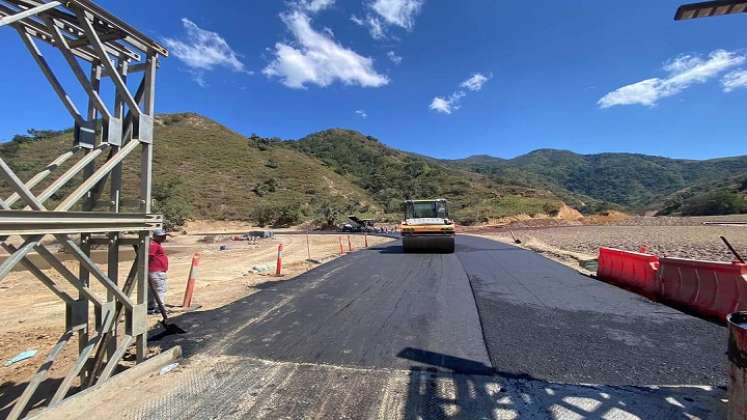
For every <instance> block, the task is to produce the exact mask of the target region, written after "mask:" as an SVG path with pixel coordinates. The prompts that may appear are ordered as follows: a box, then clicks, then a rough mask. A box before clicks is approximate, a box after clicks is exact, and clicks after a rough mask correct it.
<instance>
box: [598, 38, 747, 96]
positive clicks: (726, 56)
mask: <svg viewBox="0 0 747 420" xmlns="http://www.w3.org/2000/svg"><path fill="white" fill-rule="evenodd" d="M744 62H745V56H743V55H740V54H737V53H736V52H730V51H725V50H715V51H713V52H712V53H711V54H709V55H708V58H707V59H703V58H701V57H698V56H692V55H682V56H679V57H676V58H674V59H673V60H670V61H669V62H667V63H665V64H664V66H663V69H664V71H666V72H667V73H668V77H666V78H658V77H655V78H651V79H646V80H643V81H640V82H637V83H633V84H630V85H626V86H623V87H621V88H619V89H616V90H613V91H612V92H610V93H608V94H606V95H605V96H604V97H602V98H601V99H599V101H598V102H597V103H598V104H599V106H600V107H601V108H610V107H613V106H616V105H633V104H640V105H644V106H649V107H650V106H654V105H656V103H657V102H658V101H659V100H660V99H662V98H666V97H669V96H674V95H677V94H678V93H680V92H682V91H684V90H685V89H687V88H689V87H690V86H692V85H694V84H700V83H705V82H707V81H708V80H710V79H712V78H714V77H716V76H717V75H718V74H720V73H721V72H723V71H725V70H727V69H729V68H731V67H735V66H738V65H740V64H742V63H744ZM726 89H727V86H726V85H725V84H724V90H726ZM727 91H728V90H727Z"/></svg>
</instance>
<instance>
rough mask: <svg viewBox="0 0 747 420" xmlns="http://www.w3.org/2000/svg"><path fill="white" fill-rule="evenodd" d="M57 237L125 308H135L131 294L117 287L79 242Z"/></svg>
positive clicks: (61, 236) (65, 237)
mask: <svg viewBox="0 0 747 420" xmlns="http://www.w3.org/2000/svg"><path fill="white" fill-rule="evenodd" d="M55 238H57V240H59V241H60V242H61V243H62V246H64V247H65V249H67V250H68V251H70V252H71V253H72V254H73V256H74V257H75V258H77V259H78V261H80V264H81V266H84V267H85V268H86V270H88V272H90V273H91V274H93V276H94V277H95V278H96V279H97V280H98V281H99V283H101V285H102V286H104V287H105V288H106V290H107V291H110V292H112V293H113V294H114V296H116V297H117V300H118V301H119V302H120V303H122V305H124V307H125V308H127V309H129V310H132V309H133V304H132V301H131V300H130V298H129V296H127V295H126V294H125V293H124V292H123V291H122V290H121V289H120V288H119V287H117V285H116V284H115V283H114V282H112V280H111V279H110V278H109V277H108V276H107V275H106V274H104V272H103V271H101V269H100V268H99V266H98V265H97V264H96V263H95V262H93V260H92V259H91V257H90V256H89V255H87V254H86V253H85V252H83V250H82V249H80V247H79V246H78V244H76V243H75V242H74V241H72V240H71V239H70V238H68V237H67V236H65V235H55Z"/></svg>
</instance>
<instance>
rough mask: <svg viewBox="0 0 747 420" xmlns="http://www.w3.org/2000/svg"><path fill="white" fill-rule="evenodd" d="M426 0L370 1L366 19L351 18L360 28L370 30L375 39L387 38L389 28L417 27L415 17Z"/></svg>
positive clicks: (409, 28) (408, 28) (410, 28)
mask: <svg viewBox="0 0 747 420" xmlns="http://www.w3.org/2000/svg"><path fill="white" fill-rule="evenodd" d="M423 3H425V0H368V3H367V5H368V8H369V9H370V11H371V12H370V13H367V14H366V15H365V17H364V18H360V17H358V16H355V15H353V16H351V17H350V20H352V21H353V22H355V23H356V24H357V25H358V26H364V27H367V28H368V32H369V33H370V34H371V37H372V38H373V39H377V40H379V39H384V38H386V37H387V31H386V29H387V27H389V26H398V27H400V28H404V29H407V30H408V31H409V30H412V28H413V27H414V26H415V16H416V15H417V14H418V13H419V12H420V9H421V8H422V7H423Z"/></svg>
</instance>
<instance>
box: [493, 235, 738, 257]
mask: <svg viewBox="0 0 747 420" xmlns="http://www.w3.org/2000/svg"><path fill="white" fill-rule="evenodd" d="M511 234H512V232H495V233H481V234H480V236H485V237H490V238H495V239H499V240H502V241H504V242H511V241H512V240H513V237H512V236H511ZM513 235H514V237H516V238H517V239H519V240H521V241H522V242H523V243H527V244H530V245H531V244H533V243H534V244H538V245H542V244H545V245H548V246H549V247H552V248H559V249H561V250H565V251H571V252H575V253H579V254H585V255H588V256H590V257H593V256H596V255H597V254H598V252H599V248H600V247H603V246H605V247H612V248H619V249H624V250H628V251H638V250H639V249H640V248H641V247H646V248H647V249H648V252H650V253H654V254H656V255H659V256H666V257H677V258H690V259H698V260H709V261H726V262H731V261H733V260H734V256H733V255H732V254H731V253H730V252H729V250H728V249H727V248H726V246H725V245H724V244H723V242H721V239H719V237H720V236H725V237H726V238H727V239H728V240H729V241H730V242H731V244H732V245H733V246H734V248H736V249H737V251H738V252H740V254H742V255H743V256H744V255H747V226H574V227H562V228H561V227H556V228H547V229H533V230H524V231H515V232H513Z"/></svg>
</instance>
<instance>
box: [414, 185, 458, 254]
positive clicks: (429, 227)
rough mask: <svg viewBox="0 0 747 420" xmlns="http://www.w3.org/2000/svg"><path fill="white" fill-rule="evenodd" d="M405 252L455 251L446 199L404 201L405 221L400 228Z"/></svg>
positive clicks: (453, 234) (452, 227) (452, 226)
mask: <svg viewBox="0 0 747 420" xmlns="http://www.w3.org/2000/svg"><path fill="white" fill-rule="evenodd" d="M400 230H401V232H402V247H403V249H404V251H405V252H412V251H441V252H449V253H451V252H454V240H455V233H454V222H453V221H451V220H450V219H449V209H448V206H447V201H446V199H443V198H437V199H433V200H407V201H405V220H404V221H403V222H402V224H401V226H400Z"/></svg>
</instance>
